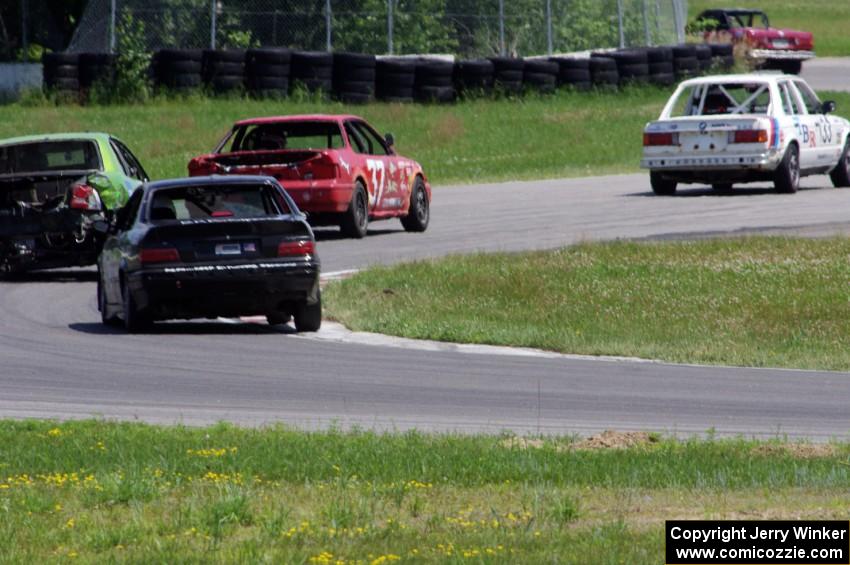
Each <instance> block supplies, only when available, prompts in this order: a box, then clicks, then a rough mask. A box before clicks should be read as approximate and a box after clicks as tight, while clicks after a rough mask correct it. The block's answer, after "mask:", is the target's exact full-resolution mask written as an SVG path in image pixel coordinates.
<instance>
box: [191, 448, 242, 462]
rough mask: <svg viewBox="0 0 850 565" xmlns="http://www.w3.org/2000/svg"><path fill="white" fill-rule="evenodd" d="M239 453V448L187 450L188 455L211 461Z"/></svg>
mask: <svg viewBox="0 0 850 565" xmlns="http://www.w3.org/2000/svg"><path fill="white" fill-rule="evenodd" d="M237 451H239V448H237V447H209V448H206V449H187V450H186V455H193V456H195V457H202V458H205V459H210V458H215V457H224V456H225V455H235V454H236V452H237Z"/></svg>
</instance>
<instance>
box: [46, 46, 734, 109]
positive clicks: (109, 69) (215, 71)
mask: <svg viewBox="0 0 850 565" xmlns="http://www.w3.org/2000/svg"><path fill="white" fill-rule="evenodd" d="M42 63H43V68H44V88H45V90H47V91H49V92H54V93H57V94H61V95H63V96H66V97H72V98H78V97H79V94H80V93H81V92H83V93H85V92H86V90H87V89H89V88H91V87H92V85H94V84H96V83H98V82H99V81H106V82H108V81H109V80H111V79H112V78H113V77H114V75H115V56H114V55H109V54H104V53H45V55H44V56H43V58H42ZM734 63H735V58H734V54H733V52H732V46H731V45H727V44H683V45H671V46H661V47H644V48H629V49H619V50H610V51H599V52H593V53H591V55H590V57H575V56H558V57H549V58H546V57H533V58H528V59H521V58H512V57H490V58H489V59H472V60H455V61H452V60H450V59H448V58H445V57H436V56H426V55H423V56H405V57H376V56H374V55H366V54H361V53H329V52H324V51H291V50H289V49H286V48H282V47H265V48H258V49H248V50H211V49H205V50H201V49H161V50H159V51H157V52H155V53H154V54H153V56H152V58H151V68H150V77H151V82H152V83H153V85H154V86H156V87H158V88H160V89H162V90H166V91H173V92H178V93H179V92H187V91H194V90H198V89H204V90H205V91H206V92H209V93H212V94H218V93H238V94H241V93H245V94H247V95H250V96H253V97H275V98H283V97H286V96H289V95H291V94H292V93H293V91H294V90H296V89H303V90H306V91H307V92H309V93H319V94H320V95H322V96H329V97H333V98H334V99H335V100H339V101H341V102H343V103H346V104H363V103H367V102H370V101H373V100H379V101H384V102H398V103H406V102H414V101H416V102H423V103H451V102H453V101H455V100H457V99H458V98H459V97H467V96H481V95H488V96H489V95H493V94H496V95H507V96H520V95H522V94H523V93H525V92H535V93H542V94H549V93H553V92H555V91H556V90H558V89H561V88H567V89H573V90H588V89H591V88H602V89H616V88H619V87H622V86H625V85H629V84H653V85H656V86H659V87H662V88H670V87H671V86H672V85H674V84H675V83H676V82H678V81H680V80H683V79H685V78H690V77H693V76H699V75H701V74H705V73H707V72H717V71H728V70H729V69H730V68H732V67H733V66H734ZM83 99H85V97H84V98H83Z"/></svg>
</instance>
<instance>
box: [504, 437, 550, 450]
mask: <svg viewBox="0 0 850 565" xmlns="http://www.w3.org/2000/svg"><path fill="white" fill-rule="evenodd" d="M500 443H501V445H502V447H504V448H507V449H542V448H543V446H544V445H546V444H545V442H544V441H543V440H542V439H531V438H527V437H509V438H506V439H503V440H502V441H501V442H500Z"/></svg>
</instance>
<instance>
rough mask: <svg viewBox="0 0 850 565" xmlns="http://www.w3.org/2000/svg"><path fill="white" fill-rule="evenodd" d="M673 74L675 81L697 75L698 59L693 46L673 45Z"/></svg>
mask: <svg viewBox="0 0 850 565" xmlns="http://www.w3.org/2000/svg"><path fill="white" fill-rule="evenodd" d="M672 49H673V73H674V74H675V75H676V80H683V79H686V78H690V77H693V76H696V75H698V74H699V59H697V50H696V48H694V46H693V44H690V43H688V44H684V45H674V46H673V47H672Z"/></svg>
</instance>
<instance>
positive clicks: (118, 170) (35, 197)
mask: <svg viewBox="0 0 850 565" xmlns="http://www.w3.org/2000/svg"><path fill="white" fill-rule="evenodd" d="M147 180H149V179H148V175H147V173H146V172H145V170H144V168H142V165H141V164H140V163H139V160H138V159H136V157H135V156H134V155H133V153H132V152H131V151H130V150H129V149H128V148H127V146H126V145H124V143H122V142H121V141H120V140H118V139H116V138H115V137H112V136H111V135H109V134H106V133H61V134H46V135H31V136H26V137H15V138H11V139H4V140H0V273H2V272H7V273H8V272H15V271H25V270H33V269H50V268H55V267H69V266H76V265H92V264H94V263H95V261H96V260H97V255H98V253H99V252H100V247H101V245H102V243H103V242H102V237H101V236H100V235H99V234H97V233H96V232H95V231H94V230H93V229H92V225H93V224H94V222H96V221H98V220H105V219H108V218H109V217H110V216H111V214H112V211H113V210H116V209H117V208H120V207H121V206H123V205H124V203H125V202H127V200H128V198H129V197H130V194H131V193H132V192H133V191H134V190H136V188H138V187H139V186H140V185H141V184H142V183H143V182H146V181H147Z"/></svg>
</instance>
